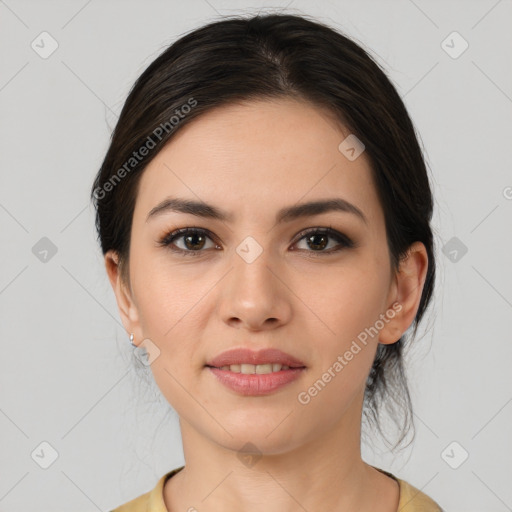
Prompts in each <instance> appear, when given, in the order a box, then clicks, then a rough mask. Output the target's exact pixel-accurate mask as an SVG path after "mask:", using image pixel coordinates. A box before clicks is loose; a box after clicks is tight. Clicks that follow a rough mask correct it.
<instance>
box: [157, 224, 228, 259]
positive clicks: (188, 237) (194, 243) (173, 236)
mask: <svg viewBox="0 0 512 512" xmlns="http://www.w3.org/2000/svg"><path fill="white" fill-rule="evenodd" d="M206 239H210V240H211V241H212V244H213V248H218V247H219V246H218V244H216V243H215V242H213V240H212V238H211V236H210V232H209V231H207V230H205V229H202V228H181V229H177V230H175V231H172V232H170V233H167V234H166V235H164V237H163V238H162V239H160V240H159V241H158V244H159V245H161V246H164V247H168V248H169V249H170V250H171V251H174V252H178V253H180V254H182V255H183V256H199V255H200V253H201V252H204V251H202V249H203V248H204V246H205V243H206V242H205V240H206ZM176 240H182V241H183V244H184V247H183V248H181V247H178V246H176V244H175V241H176Z"/></svg>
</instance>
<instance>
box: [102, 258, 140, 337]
mask: <svg viewBox="0 0 512 512" xmlns="http://www.w3.org/2000/svg"><path fill="white" fill-rule="evenodd" d="M105 268H106V270H107V275H108V278H109V280H110V284H111V285H112V289H113V290H114V294H115V296H116V301H117V307H118V308H119V313H120V315H121V321H122V322H123V325H124V328H125V329H126V331H127V332H129V333H133V334H134V337H135V339H140V336H141V329H140V323H139V313H138V311H137V307H136V306H135V302H134V300H133V298H132V294H131V290H128V289H127V286H126V284H125V283H124V282H123V280H122V278H121V272H120V267H119V255H118V254H117V252H116V251H114V250H110V251H108V252H107V253H106V254H105Z"/></svg>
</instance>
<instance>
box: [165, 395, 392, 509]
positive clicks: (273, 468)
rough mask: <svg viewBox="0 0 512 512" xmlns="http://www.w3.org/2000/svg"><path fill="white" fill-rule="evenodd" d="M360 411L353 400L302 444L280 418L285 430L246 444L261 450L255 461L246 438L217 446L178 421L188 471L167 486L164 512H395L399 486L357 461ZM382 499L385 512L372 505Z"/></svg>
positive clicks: (216, 441) (187, 424)
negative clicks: (204, 510)
mask: <svg viewBox="0 0 512 512" xmlns="http://www.w3.org/2000/svg"><path fill="white" fill-rule="evenodd" d="M356 402H357V403H356ZM361 409H362V400H360V405H359V401H358V400H354V402H353V403H352V404H351V405H350V406H349V410H347V411H346V414H344V415H343V419H342V421H340V422H339V423H338V424H336V425H330V426H325V428H324V429H323V431H322V432H312V433H311V436H310V439H306V440H305V439H303V438H301V439H294V438H293V414H291V415H290V417H288V419H287V420H285V422H288V421H289V422H290V424H288V425H284V423H285V422H283V424H281V425H280V426H279V427H277V428H276V429H275V430H274V431H273V432H271V433H270V434H268V435H267V434H265V435H262V436H261V437H260V438H258V439H252V440H250V441H251V446H255V447H258V448H255V449H254V450H258V452H255V453H253V454H252V456H251V454H247V453H245V452H246V451H247V449H248V448H247V441H248V440H247V438H244V437H243V435H242V436H239V437H237V438H236V440H235V439H233V438H234V437H235V436H234V435H233V438H228V439H226V440H225V442H222V443H219V442H218V440H217V439H215V440H213V439H212V438H210V437H206V436H205V435H204V434H203V433H202V432H199V431H198V430H197V429H195V428H194V427H193V426H192V425H191V424H190V423H188V422H186V421H185V420H183V419H180V426H181V431H182V440H183V448H184V455H185V467H184V469H182V470H181V471H180V472H179V473H178V474H177V475H175V476H174V477H172V478H171V479H170V480H168V481H167V483H166V486H165V488H164V500H165V503H166V505H167V508H168V510H170V511H172V512H174V510H194V508H191V507H196V508H197V509H198V510H200V509H201V508H207V509H208V510H209V511H212V512H216V511H219V512H220V511H223V512H231V511H233V512H234V511H237V512H239V511H240V510H260V509H261V508H262V507H263V505H264V508H265V512H278V511H279V512H292V511H293V512H296V511H297V510H300V509H304V510H307V511H311V510H320V509H321V508H326V509H330V510H340V511H342V510H359V511H366V510H368V511H370V510H374V511H377V510H390V511H393V512H395V511H396V509H397V506H398V485H397V484H396V482H394V481H393V480H391V479H390V478H389V477H387V476H385V475H384V474H382V473H380V472H379V471H377V470H376V469H374V468H373V467H371V466H369V465H368V464H366V463H365V462H364V461H363V460H362V459H361V452H360V435H361V432H360V428H361ZM281 428H282V432H284V431H285V430H286V431H287V433H289V434H290V435H289V436H288V437H287V439H286V440H285V439H284V438H283V436H280V435H279V433H280V432H279V430H280V429H281ZM232 430H233V429H232ZM242 447H245V449H241V448H242ZM249 451H250V450H249ZM247 455H249V456H247ZM383 493H384V494H385V496H387V499H388V503H389V502H391V503H393V505H391V506H390V507H389V508H377V506H376V504H378V503H380V504H381V505H382V504H383V501H382V499H383V498H382V494H383ZM388 506H389V505H388Z"/></svg>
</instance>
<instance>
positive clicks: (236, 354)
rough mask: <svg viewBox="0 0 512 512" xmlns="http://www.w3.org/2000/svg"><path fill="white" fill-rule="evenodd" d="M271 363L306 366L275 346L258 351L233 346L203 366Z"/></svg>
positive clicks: (296, 366) (298, 366)
mask: <svg viewBox="0 0 512 512" xmlns="http://www.w3.org/2000/svg"><path fill="white" fill-rule="evenodd" d="M273 363H277V364H281V365H286V366H289V367H290V368H305V366H306V365H305V364H304V363H303V362H302V361H300V360H299V359H297V358H295V357H293V356H292V355H290V354H287V353H286V352H283V351H281V350H279V349H276V348H266V349H262V350H258V351H253V350H249V349H246V348H234V349H231V350H227V351H226V352H222V353H221V354H219V355H218V356H216V357H214V358H213V359H211V360H209V361H208V362H207V363H206V365H205V366H210V367H214V368H222V367H223V366H231V365H232V364H253V365H261V364H273Z"/></svg>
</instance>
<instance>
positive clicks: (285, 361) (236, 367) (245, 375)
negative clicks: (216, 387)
mask: <svg viewBox="0 0 512 512" xmlns="http://www.w3.org/2000/svg"><path fill="white" fill-rule="evenodd" d="M205 369H207V370H208V371H209V372H210V373H212V374H213V375H214V376H215V377H216V378H217V380H218V381H219V382H221V383H222V384H223V385H224V386H226V387H227V388H230V389H231V390H232V391H235V392H236V393H237V394H239V395H246V396H262V395H268V394H270V393H273V392H276V391H278V390H280V389H282V388H284V387H285V386H287V385H289V384H291V383H292V382H293V381H295V380H297V379H299V378H300V376H301V375H302V373H303V372H304V371H305V370H306V365H305V364H304V363H303V362H302V361H300V360H299V359H297V358H295V357H294V356H292V355H290V354H287V353H286V352H283V351H282V350H278V349H276V348H266V349H262V350H259V351H257V352H255V351H253V350H249V349H247V348H234V349H231V350H228V351H226V352H222V353H221V354H219V355H218V356H216V357H215V358H213V359H212V360H210V361H207V363H206V364H205Z"/></svg>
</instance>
